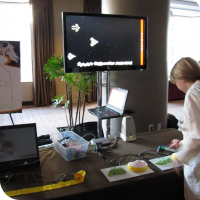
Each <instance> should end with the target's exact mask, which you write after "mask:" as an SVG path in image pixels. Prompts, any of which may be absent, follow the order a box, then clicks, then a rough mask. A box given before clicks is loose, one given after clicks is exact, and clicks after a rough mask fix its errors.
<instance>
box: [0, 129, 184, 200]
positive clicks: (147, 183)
mask: <svg viewBox="0 0 200 200" xmlns="http://www.w3.org/2000/svg"><path fill="white" fill-rule="evenodd" d="M174 138H177V139H182V134H181V132H179V131H178V130H176V129H166V130H161V131H157V132H156V131H155V132H150V133H143V134H138V135H137V140H136V141H132V142H124V141H123V140H121V139H119V140H118V142H117V145H116V146H115V147H114V148H113V149H112V150H110V151H103V152H102V155H104V156H105V157H106V158H107V159H115V158H117V157H119V156H123V155H126V154H136V155H137V154H140V153H141V152H144V151H145V150H156V148H157V147H158V146H159V145H162V144H168V143H170V142H171V140H172V139H174ZM152 158H153V157H152ZM146 161H147V163H148V165H149V167H150V168H151V169H152V170H153V171H154V173H151V174H147V175H144V176H139V177H134V178H130V179H126V180H120V181H116V182H109V181H108V180H107V178H106V177H105V176H104V175H103V173H102V172H101V170H100V169H104V168H108V167H110V164H108V163H107V162H106V161H105V160H104V159H102V157H101V156H99V155H98V154H97V153H96V152H94V151H92V150H89V151H88V152H87V155H86V157H85V158H81V159H77V160H73V161H69V162H67V161H65V160H64V159H63V158H62V157H61V156H60V155H59V154H58V153H57V152H56V151H55V150H54V148H53V147H46V148H41V149H40V163H41V164H40V166H37V167H31V168H27V169H20V170H19V172H18V173H24V174H21V175H17V176H13V177H12V179H11V181H10V182H9V183H8V184H6V185H2V189H3V190H4V191H11V190H16V189H22V188H29V187H36V186H41V185H46V184H50V183H49V181H52V180H53V179H54V176H55V175H57V174H60V173H65V174H67V180H71V179H73V175H74V174H75V173H76V172H78V171H80V170H85V171H86V176H85V180H84V182H83V183H81V184H78V185H74V186H69V187H65V188H61V189H56V190H50V191H45V192H40V193H34V194H29V195H22V196H18V197H14V199H20V200H21V199H22V200H35V199H37V200H40V199H56V200H58V199H67V200H71V199H74V200H79V199H81V200H90V199H95V200H96V199H97V200H98V199H101V200H102V199H103V200H112V199H113V200H114V199H115V200H118V199H127V198H132V199H136V200H146V199H148V200H151V199H152V200H157V199H159V200H160V199H163V200H164V199H166V200H169V199H176V200H183V199H184V196H183V193H184V192H183V191H184V189H183V177H182V176H181V177H180V176H178V175H177V174H176V173H175V171H174V170H173V169H170V170H166V171H161V170H160V169H158V168H157V167H156V166H155V165H153V164H152V163H151V162H149V161H148V160H146ZM179 168H180V170H181V171H182V167H179ZM31 171H32V172H34V174H35V176H36V178H38V179H42V181H36V180H34V178H33V176H32V174H30V173H25V172H31Z"/></svg>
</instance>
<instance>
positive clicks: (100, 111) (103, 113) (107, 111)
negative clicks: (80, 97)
mask: <svg viewBox="0 0 200 200" xmlns="http://www.w3.org/2000/svg"><path fill="white" fill-rule="evenodd" d="M97 113H98V115H99V116H101V117H107V116H116V114H119V113H117V112H115V111H111V110H110V109H108V108H107V107H103V108H102V109H101V107H100V108H97Z"/></svg>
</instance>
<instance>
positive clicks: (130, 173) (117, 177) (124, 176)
mask: <svg viewBox="0 0 200 200" xmlns="http://www.w3.org/2000/svg"><path fill="white" fill-rule="evenodd" d="M118 167H121V168H123V169H124V170H125V171H126V174H121V175H114V176H112V177H110V176H108V172H109V171H110V170H111V169H113V168H114V167H109V168H105V169H101V171H102V173H103V174H104V175H105V177H106V178H107V179H108V180H109V181H110V182H114V181H120V180H123V179H127V178H133V177H137V176H142V175H145V174H150V173H153V172H154V171H153V170H152V169H150V168H149V167H148V168H147V170H146V171H144V172H138V173H136V172H133V171H131V170H130V169H129V168H128V167H127V165H120V166H116V168H118Z"/></svg>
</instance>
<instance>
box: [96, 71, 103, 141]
mask: <svg viewBox="0 0 200 200" xmlns="http://www.w3.org/2000/svg"><path fill="white" fill-rule="evenodd" d="M101 105H102V72H101V71H97V106H98V107H100V106H101ZM97 134H98V138H101V137H103V131H102V120H101V119H99V118H98V122H97Z"/></svg>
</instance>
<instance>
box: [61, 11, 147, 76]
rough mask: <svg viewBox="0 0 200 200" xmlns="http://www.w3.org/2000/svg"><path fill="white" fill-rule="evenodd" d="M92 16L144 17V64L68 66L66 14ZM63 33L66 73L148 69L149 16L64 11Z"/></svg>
mask: <svg viewBox="0 0 200 200" xmlns="http://www.w3.org/2000/svg"><path fill="white" fill-rule="evenodd" d="M67 15H72V16H91V17H112V18H130V19H144V26H145V31H144V49H143V50H144V65H142V66H141V65H131V66H130V65H119V66H91V67H73V68H71V67H69V66H67V62H66V60H67V45H66V44H67V36H66V32H67V31H66V26H65V25H66V16H67ZM62 33H63V59H64V72H65V73H79V72H92V71H118V70H147V69H148V66H147V60H148V48H147V43H148V41H147V35H148V17H140V16H128V15H111V14H94V13H75V12H62Z"/></svg>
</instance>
